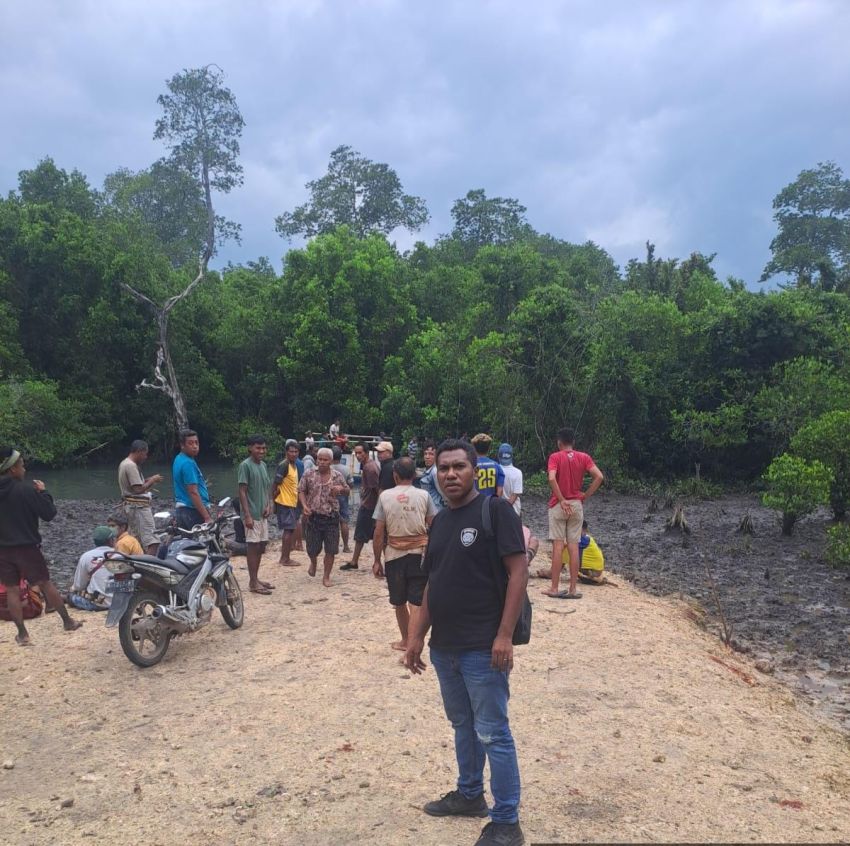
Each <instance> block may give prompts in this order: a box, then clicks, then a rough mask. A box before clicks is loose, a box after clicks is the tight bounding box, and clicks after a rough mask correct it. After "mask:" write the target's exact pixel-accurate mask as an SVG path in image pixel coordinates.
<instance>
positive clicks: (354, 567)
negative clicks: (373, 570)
mask: <svg viewBox="0 0 850 846" xmlns="http://www.w3.org/2000/svg"><path fill="white" fill-rule="evenodd" d="M339 569H340V570H359V569H360V565H359V564H352V563H351V562H350V561H349V562H348V564H343V565H342V567H340V568H339Z"/></svg>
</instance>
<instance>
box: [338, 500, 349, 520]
mask: <svg viewBox="0 0 850 846" xmlns="http://www.w3.org/2000/svg"><path fill="white" fill-rule="evenodd" d="M337 499H338V500H339V522H340V523H348V522H349V520H351V507H350V506H349V502H348V494H343V495H342V496H340V497H337Z"/></svg>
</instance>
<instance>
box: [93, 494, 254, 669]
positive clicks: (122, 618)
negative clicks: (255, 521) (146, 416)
mask: <svg viewBox="0 0 850 846" xmlns="http://www.w3.org/2000/svg"><path fill="white" fill-rule="evenodd" d="M229 504H230V497H227V498H225V499H223V500H221V502H219V504H218V505H219V515H218V516H217V517H216V518H215V519H214V520H212V521H210V522H209V523H203V524H200V525H197V526H194V527H193V528H192V529H181V528H179V527H177V525H176V522H175V521H174V520H173V518H172V516H171V514H170V513H169V512H160V513H158V514H156V515H155V517H156V518H157V520H163V519H169V520H171V524H170V526H169V528H168V531H167V534H166V536H165V538H164V541H165V543H164V548H163V549H164V556H163V557H161V558H160V557H158V556H153V555H124V554H122V553H120V552H110V553H107V556H106V562H105V566H106V568H107V569H108V570H109V572H110V573H111V574H112V578H111V579H110V581H109V583H108V589H109V591H110V592H111V593H112V604H111V606H110V608H109V612H108V613H107V615H106V625H107V626H116V625H117V626H118V637H119V640H120V641H121V648H122V649H123V650H124V654H125V655H126V656H127V657H128V658H129V659H130V661H132V662H133V663H134V664H136V665H138V666H139V667H153V666H154V665H155V664H158V663H159V662H160V661H161V660H162V659H163V658H164V657H165V653H166V652H167V651H168V646H169V644H170V642H171V638H172V637H174V636H176V635H182V634H188V633H190V632H194V631H196V630H197V629H199V628H201V627H202V626H205V625H206V624H207V623H209V622H210V620H211V619H212V614H213V611H214V609H215V608H218V609H219V610H220V611H221V616H222V617H224V622H225V623H227V625H228V626H230V628H231V629H238V628H239V627H240V626H241V625H242V623H243V622H244V620H245V606H244V603H243V601H242V591H241V589H240V587H239V583H238V582H237V581H236V576H235V575H234V573H233V567H232V566H231V564H230V556H229V555H228V554H227V552H226V551H225V548H226V547H225V544H224V542H223V540H222V530H223V528H224V526H225V525H226V524H227V523H228V522H230V521H233V520H235V519H237V518H236V516H235V515H231V516H224V515H223V514H222V511H223V509H224V508H226V507H227V506H228V505H229ZM175 538H178V540H176V542H175Z"/></svg>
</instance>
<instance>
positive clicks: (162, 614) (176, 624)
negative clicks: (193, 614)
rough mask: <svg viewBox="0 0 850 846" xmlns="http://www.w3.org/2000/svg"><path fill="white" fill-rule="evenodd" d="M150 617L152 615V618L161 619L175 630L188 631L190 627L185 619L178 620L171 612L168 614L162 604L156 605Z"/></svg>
mask: <svg viewBox="0 0 850 846" xmlns="http://www.w3.org/2000/svg"><path fill="white" fill-rule="evenodd" d="M151 617H153V618H154V620H162V621H163V622H165V623H167V624H168V625H169V627H170V628H172V629H173V630H174V631H176V632H188V631H189V630H190V628H191V627H190V626H189V625H187V623H186V621H185V620H180V619H178V618H177V617H173V616H172V615H171V614H169V613H168V609H167V608H166V607H165V606H164V605H157V606H156V607H155V608H154V609H153V610H152V611H151Z"/></svg>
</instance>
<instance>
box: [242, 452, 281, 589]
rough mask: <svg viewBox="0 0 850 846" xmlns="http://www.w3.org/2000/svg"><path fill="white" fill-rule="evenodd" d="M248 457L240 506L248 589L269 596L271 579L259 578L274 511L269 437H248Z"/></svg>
mask: <svg viewBox="0 0 850 846" xmlns="http://www.w3.org/2000/svg"><path fill="white" fill-rule="evenodd" d="M247 446H248V457H247V458H246V459H245V460H244V461H243V462H242V463H241V464H240V465H239V471H238V473H237V482H238V483H239V505H240V509H239V511H240V513H241V515H242V522H243V523H244V524H245V546H246V547H247V550H246V552H245V558H246V561H247V563H248V590H250V591H251V593H259V594H262V595H264V596H268V595H269V594H270V593H271V592H272V590H273V589H274V585H272V584H269V582H261V581H260V560H261V559H262V557H263V553H264V552H265V551H266V545H267V544H268V542H269V519H268V518H269V514H271V510H272V507H271V503H272V499H271V495H270V492H271V479H269V470H268V467H266V462H265V461H264V459H265V457H266V450H267V447H266V439H265V438H264V437H263V436H262V435H251V437H250V438H248V444H247Z"/></svg>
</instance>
